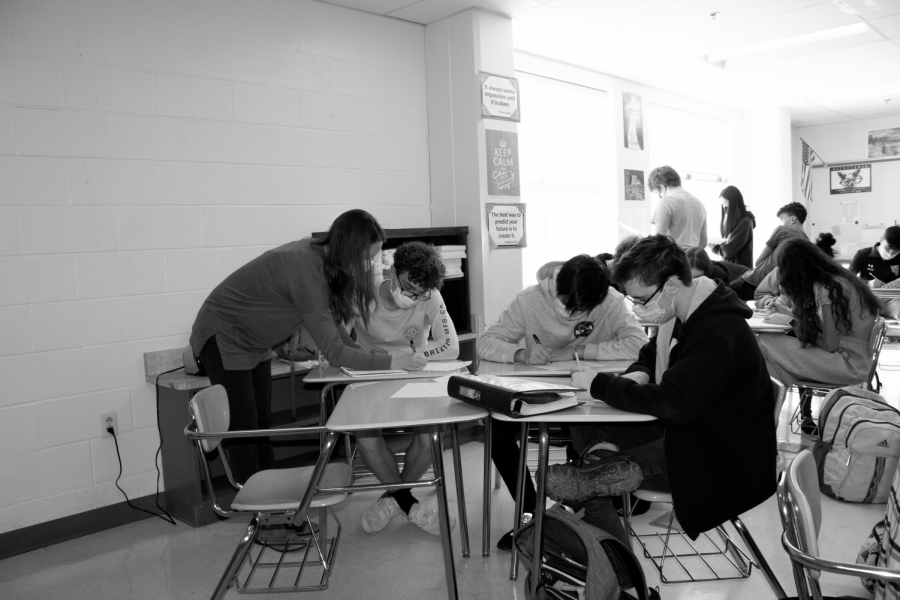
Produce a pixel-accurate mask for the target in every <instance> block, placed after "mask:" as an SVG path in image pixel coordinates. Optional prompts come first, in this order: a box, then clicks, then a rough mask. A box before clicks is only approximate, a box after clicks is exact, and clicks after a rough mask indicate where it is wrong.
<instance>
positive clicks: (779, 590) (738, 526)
mask: <svg viewBox="0 0 900 600" xmlns="http://www.w3.org/2000/svg"><path fill="white" fill-rule="evenodd" d="M731 525H732V526H733V527H734V529H735V531H737V532H738V535H739V536H741V539H742V540H743V541H744V544H745V545H746V546H747V549H748V550H749V551H750V553H749V554H750V556H752V557H753V558H755V559H756V564H758V565H759V570H760V571H762V572H763V575H764V576H765V578H766V582H767V583H768V584H769V587H770V588H772V593H774V594H775V597H776V598H779V599H780V598H787V594H785V593H784V588H783V587H781V583H779V582H778V578H777V577H775V573H773V572H772V568H771V567H769V563H768V562H766V558H765V557H764V556H763V553H762V552H761V551H760V549H759V546H757V545H756V540H754V539H753V536H751V535H750V532H749V531H747V527H746V526H745V525H744V522H743V521H741V520H740V519H739V518H738V517H735V518H733V519H731Z"/></svg>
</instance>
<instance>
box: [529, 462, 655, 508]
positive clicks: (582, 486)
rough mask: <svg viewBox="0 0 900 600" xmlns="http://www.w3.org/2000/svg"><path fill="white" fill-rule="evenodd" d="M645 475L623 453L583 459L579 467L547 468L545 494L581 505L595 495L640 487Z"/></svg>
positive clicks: (619, 492) (556, 466) (558, 499)
mask: <svg viewBox="0 0 900 600" xmlns="http://www.w3.org/2000/svg"><path fill="white" fill-rule="evenodd" d="M601 452H602V451H601ZM643 479H644V474H643V472H642V471H641V468H640V467H639V466H638V465H637V463H634V462H632V461H631V460H630V459H629V458H628V457H626V456H624V455H622V454H611V455H608V456H604V457H599V456H597V455H596V453H595V454H593V455H589V456H587V457H585V460H584V461H583V462H582V464H581V465H580V466H578V465H574V464H565V465H550V468H549V469H548V473H547V495H548V496H550V498H551V499H552V500H555V501H557V502H559V501H562V500H574V501H576V502H582V501H584V500H587V499H588V498H593V497H594V496H621V495H622V494H628V493H630V492H633V491H634V490H636V489H637V488H638V486H639V485H641V481H643Z"/></svg>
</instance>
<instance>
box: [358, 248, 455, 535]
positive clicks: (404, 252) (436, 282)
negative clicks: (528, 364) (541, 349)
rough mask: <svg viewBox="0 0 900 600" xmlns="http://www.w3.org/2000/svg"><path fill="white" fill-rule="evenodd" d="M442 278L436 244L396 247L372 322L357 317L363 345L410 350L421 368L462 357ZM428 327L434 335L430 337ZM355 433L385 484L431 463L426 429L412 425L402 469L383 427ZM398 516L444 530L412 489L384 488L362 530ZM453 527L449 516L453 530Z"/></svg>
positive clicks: (412, 476)
mask: <svg viewBox="0 0 900 600" xmlns="http://www.w3.org/2000/svg"><path fill="white" fill-rule="evenodd" d="M443 282H444V263H443V262H442V261H441V257H440V255H439V254H438V252H437V250H435V249H434V246H430V245H428V244H424V243H422V242H407V243H405V244H403V245H402V246H400V247H399V248H397V250H396V252H395V253H394V266H393V268H392V269H391V278H390V279H387V280H385V281H383V282H382V283H381V285H380V286H379V288H378V293H377V302H376V303H374V304H373V310H372V311H371V312H370V313H369V315H368V322H366V320H365V319H362V318H357V319H356V321H355V324H354V329H355V330H356V341H357V343H358V344H359V346H360V348H362V349H363V350H367V351H369V352H371V353H373V354H383V353H387V354H390V355H393V356H401V355H405V356H410V355H411V354H412V355H414V357H415V359H414V360H415V366H417V367H418V368H420V369H421V368H423V367H424V366H425V364H426V359H427V360H452V359H455V358H456V357H457V356H459V341H458V340H457V337H456V328H455V327H454V326H453V321H452V320H451V319H450V315H449V314H448V313H447V308H446V306H445V305H444V299H443V298H442V297H441V293H440V292H439V291H438V290H439V289H440V287H441V285H442V284H443ZM429 332H431V334H432V336H433V338H434V339H433V340H430V341H429V339H428V334H429ZM355 436H356V443H357V445H358V447H359V450H360V452H361V453H362V456H363V459H364V460H365V461H366V465H368V466H369V468H370V469H372V473H374V474H375V477H377V478H378V481H380V482H381V483H401V482H404V481H406V482H414V481H418V480H419V479H420V478H421V477H422V475H424V474H425V471H427V470H428V467H429V466H430V465H431V442H430V441H429V439H428V429H427V428H418V427H417V428H414V433H413V439H412V441H411V442H410V444H409V446H408V447H407V449H406V458H405V459H404V463H403V472H402V473H401V472H400V467H399V465H398V464H397V458H396V456H394V453H393V451H392V450H391V449H390V447H389V446H388V444H387V442H386V441H385V440H384V435H383V434H382V432H381V431H379V430H375V431H359V432H356V433H355ZM400 516H402V517H403V518H404V519H406V520H408V521H409V522H410V523H413V524H414V525H417V526H418V527H421V528H422V529H424V530H425V531H427V532H428V533H430V534H432V535H440V534H441V531H440V524H439V522H438V514H437V511H435V510H434V509H433V508H431V507H430V506H427V505H425V504H421V503H419V502H418V501H417V500H416V498H415V496H413V495H412V491H411V490H410V488H403V489H401V490H397V491H394V492H385V493H384V494H383V495H382V496H381V498H379V499H378V500H377V501H376V502H375V503H374V504H372V505H371V506H370V507H369V508H367V509H366V510H365V511H363V514H362V519H361V522H362V528H363V531H365V532H366V533H375V532H377V531H381V530H382V529H384V528H385V526H386V525H387V524H388V523H389V522H390V521H391V519H393V518H394V517H400ZM455 526H456V523H455V521H454V520H453V518H452V517H451V519H450V529H451V530H452V529H453V528H454V527H455Z"/></svg>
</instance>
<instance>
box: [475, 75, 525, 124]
mask: <svg viewBox="0 0 900 600" xmlns="http://www.w3.org/2000/svg"><path fill="white" fill-rule="evenodd" d="M480 77H481V115H482V116H483V117H490V118H492V119H506V120H507V121H516V122H518V121H519V80H518V79H516V78H515V77H504V76H503V75H494V74H493V73H484V72H482V73H480Z"/></svg>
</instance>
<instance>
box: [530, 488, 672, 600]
mask: <svg viewBox="0 0 900 600" xmlns="http://www.w3.org/2000/svg"><path fill="white" fill-rule="evenodd" d="M515 544H516V548H517V549H518V551H519V553H520V554H521V556H522V557H523V560H522V564H523V565H524V566H525V568H526V569H528V570H529V573H528V575H527V576H526V578H525V597H526V599H527V600H577V599H578V598H579V594H578V591H577V588H582V589H583V593H584V596H583V597H584V599H585V600H625V599H632V600H633V599H634V596H632V595H631V594H628V593H626V592H625V590H626V589H629V588H634V591H635V593H636V594H637V599H638V600H659V592H658V591H657V590H650V589H648V588H647V580H646V578H645V577H644V570H643V569H642V568H641V564H640V562H639V561H638V559H637V557H636V556H635V555H634V553H633V552H632V551H631V548H629V547H628V546H626V545H625V544H623V543H622V541H621V540H619V539H618V538H616V537H614V536H612V535H610V534H609V533H607V532H605V531H603V530H602V529H600V528H599V527H595V526H593V525H590V524H588V523H585V522H584V521H582V520H581V519H579V518H578V517H576V516H575V515H573V514H571V513H569V512H567V511H566V510H565V509H563V508H562V507H560V506H559V505H558V504H557V505H554V506H553V507H551V508H550V509H549V510H547V511H546V512H545V513H544V545H543V552H542V553H543V558H542V564H543V567H542V569H541V573H540V575H539V576H540V578H541V583H540V585H539V586H538V593H537V596H535V597H532V596H531V578H532V577H534V576H535V574H534V573H531V572H530V571H531V566H532V562H531V561H532V557H533V556H534V550H533V548H534V521H532V522H531V523H529V524H528V525H526V526H525V527H523V528H522V529H520V530H519V533H518V534H517V535H516V538H515Z"/></svg>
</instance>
